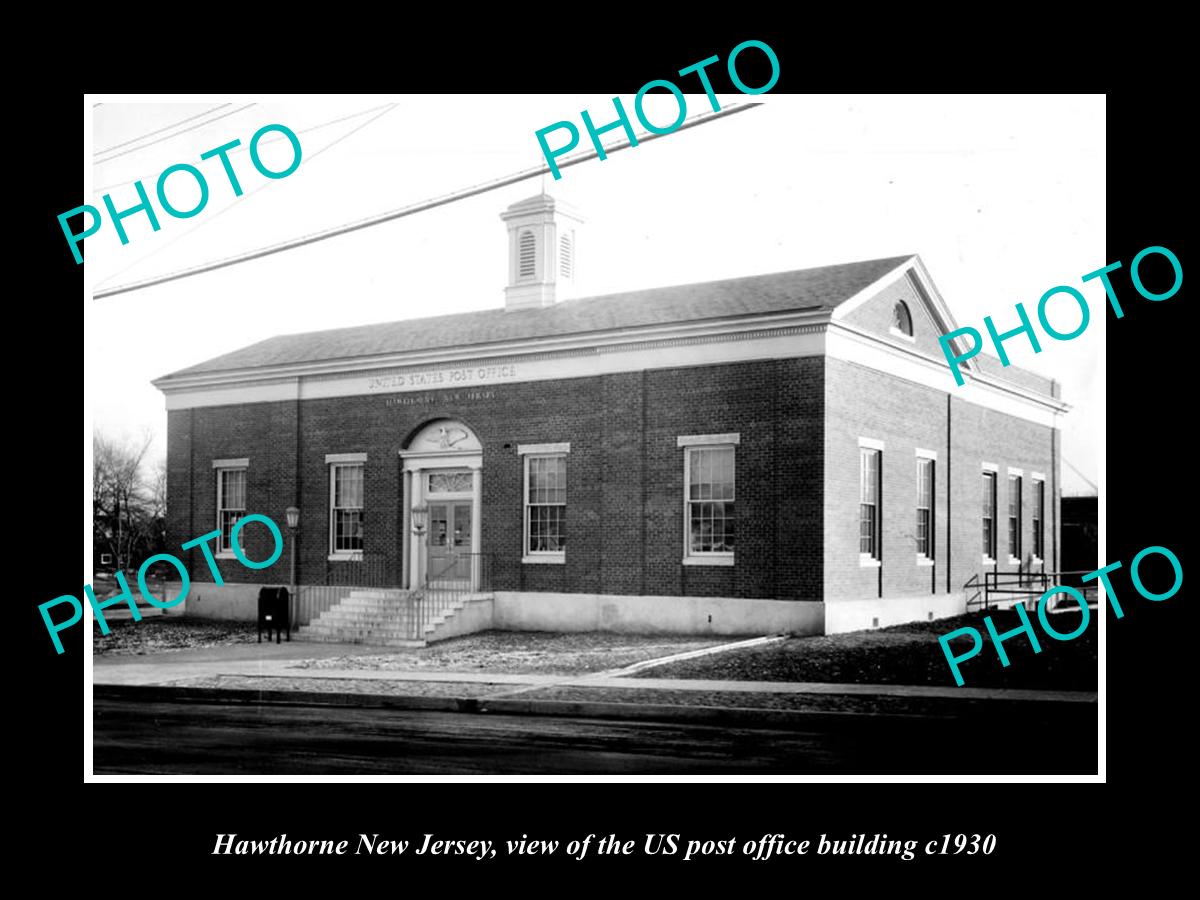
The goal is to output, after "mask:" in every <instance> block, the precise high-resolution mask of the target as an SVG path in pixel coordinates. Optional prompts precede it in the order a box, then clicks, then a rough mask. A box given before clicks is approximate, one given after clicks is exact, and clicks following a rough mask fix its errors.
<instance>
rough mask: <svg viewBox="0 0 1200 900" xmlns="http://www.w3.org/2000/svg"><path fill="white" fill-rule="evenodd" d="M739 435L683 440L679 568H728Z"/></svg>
mask: <svg viewBox="0 0 1200 900" xmlns="http://www.w3.org/2000/svg"><path fill="white" fill-rule="evenodd" d="M740 442H741V436H740V435H738V434H702V435H687V436H681V437H679V438H678V439H677V446H678V447H681V448H682V449H683V484H684V494H683V521H684V545H683V564H684V565H713V566H721V565H726V566H728V565H733V561H734V547H735V545H736V537H737V528H736V525H737V515H736V503H737V471H736V469H737V447H738V444H739V443H740Z"/></svg>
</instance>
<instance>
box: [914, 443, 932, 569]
mask: <svg viewBox="0 0 1200 900" xmlns="http://www.w3.org/2000/svg"><path fill="white" fill-rule="evenodd" d="M936 466H937V455H936V454H935V453H934V452H933V451H930V450H918V451H917V521H916V538H917V563H918V565H928V564H929V563H932V562H933V552H934V546H935V543H936V540H935V533H934V527H933V509H934V505H933V504H934V500H933V498H934V496H935V494H934V483H935V478H936V474H935V467H936Z"/></svg>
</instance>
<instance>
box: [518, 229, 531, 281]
mask: <svg viewBox="0 0 1200 900" xmlns="http://www.w3.org/2000/svg"><path fill="white" fill-rule="evenodd" d="M534 243H535V241H534V237H533V232H532V231H522V232H521V236H520V238H518V239H517V275H518V276H519V277H521V278H532V277H533V274H534Z"/></svg>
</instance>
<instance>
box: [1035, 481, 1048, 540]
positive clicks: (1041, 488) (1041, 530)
mask: <svg viewBox="0 0 1200 900" xmlns="http://www.w3.org/2000/svg"><path fill="white" fill-rule="evenodd" d="M1045 523H1046V482H1045V481H1044V480H1043V479H1041V478H1038V477H1037V476H1034V479H1033V555H1034V557H1036V558H1037V559H1039V560H1043V559H1045V558H1046V531H1045Z"/></svg>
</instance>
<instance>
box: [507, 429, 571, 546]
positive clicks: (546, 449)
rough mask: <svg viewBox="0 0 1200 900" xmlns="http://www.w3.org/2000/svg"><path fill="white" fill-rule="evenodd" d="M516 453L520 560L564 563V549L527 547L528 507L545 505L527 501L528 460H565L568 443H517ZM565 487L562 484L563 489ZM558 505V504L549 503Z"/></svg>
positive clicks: (564, 520)
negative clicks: (518, 468) (519, 501)
mask: <svg viewBox="0 0 1200 900" xmlns="http://www.w3.org/2000/svg"><path fill="white" fill-rule="evenodd" d="M517 453H518V454H519V455H520V456H521V469H522V472H523V478H522V480H521V509H522V512H523V514H522V517H521V521H522V525H521V562H522V563H525V564H528V565H552V566H554V565H559V566H561V565H565V564H566V562H567V551H566V550H531V549H530V547H529V508H530V506H531V505H538V506H542V505H546V504H531V503H530V502H529V461H530V460H531V459H562V460H564V461H567V460H568V459H569V457H570V455H571V445H570V443H566V442H563V443H558V444H518V445H517ZM570 473H571V466H570V463H569V462H567V478H568V480H569V479H570V477H571V474H570ZM566 489H567V488H566V486H564V488H563V490H564V491H565V490H566ZM550 505H558V504H550ZM562 508H563V524H564V527H565V526H566V517H567V500H566V498H565V497H564V499H563V503H562Z"/></svg>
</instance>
